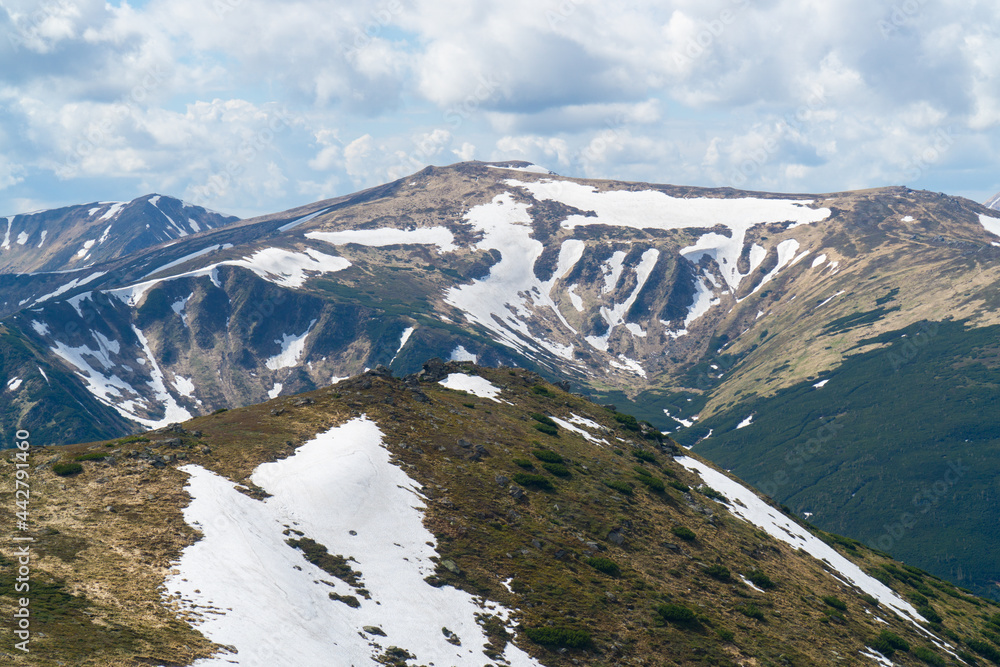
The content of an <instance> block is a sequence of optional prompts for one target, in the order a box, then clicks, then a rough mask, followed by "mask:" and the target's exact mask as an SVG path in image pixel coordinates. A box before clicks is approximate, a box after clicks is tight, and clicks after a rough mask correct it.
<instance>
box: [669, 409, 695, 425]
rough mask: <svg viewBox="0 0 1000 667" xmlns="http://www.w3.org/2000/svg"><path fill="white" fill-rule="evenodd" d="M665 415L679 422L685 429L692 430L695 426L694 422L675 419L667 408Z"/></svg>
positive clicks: (679, 418)
mask: <svg viewBox="0 0 1000 667" xmlns="http://www.w3.org/2000/svg"><path fill="white" fill-rule="evenodd" d="M663 414H665V415H666V416H668V417H670V418H671V419H673V420H674V421H675V422H678V423H679V424H680V425H681V426H683V427H684V428H691V426H693V425H694V422H693V421H690V420H688V419H682V418H681V417H674V416H673V415H672V414H670V410H667V409H666V408H663Z"/></svg>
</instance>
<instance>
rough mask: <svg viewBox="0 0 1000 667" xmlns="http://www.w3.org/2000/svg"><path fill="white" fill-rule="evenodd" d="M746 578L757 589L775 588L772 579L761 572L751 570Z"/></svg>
mask: <svg viewBox="0 0 1000 667" xmlns="http://www.w3.org/2000/svg"><path fill="white" fill-rule="evenodd" d="M746 577H747V579H749V580H750V581H751V583H753V585H754V586H756V587H757V588H763V589H764V590H767V589H768V588H774V582H773V581H771V577H769V576H767V575H766V574H764V573H763V572H761V571H760V570H750V571H749V572H747V574H746Z"/></svg>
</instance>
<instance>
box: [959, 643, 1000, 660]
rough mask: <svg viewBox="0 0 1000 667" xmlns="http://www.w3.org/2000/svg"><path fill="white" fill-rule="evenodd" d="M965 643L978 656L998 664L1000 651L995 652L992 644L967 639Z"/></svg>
mask: <svg viewBox="0 0 1000 667" xmlns="http://www.w3.org/2000/svg"><path fill="white" fill-rule="evenodd" d="M965 643H966V644H968V646H969V648H971V649H972V650H973V651H975V652H976V653H978V654H979V655H981V656H983V657H984V658H987V659H989V660H992V661H993V662H995V663H997V664H1000V651H998V650H996V649H995V648H994V647H993V645H992V644H987V643H986V642H984V641H980V640H978V639H968V640H966V642H965Z"/></svg>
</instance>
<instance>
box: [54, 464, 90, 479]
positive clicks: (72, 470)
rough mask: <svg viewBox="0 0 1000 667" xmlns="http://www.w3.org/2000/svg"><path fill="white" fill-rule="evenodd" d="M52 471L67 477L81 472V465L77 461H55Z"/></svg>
mask: <svg viewBox="0 0 1000 667" xmlns="http://www.w3.org/2000/svg"><path fill="white" fill-rule="evenodd" d="M52 472H54V473H55V474H57V475H59V476H60V477H69V476H70V475H75V474H77V473H81V472H83V466H82V465H80V464H79V463H57V464H55V465H54V466H52Z"/></svg>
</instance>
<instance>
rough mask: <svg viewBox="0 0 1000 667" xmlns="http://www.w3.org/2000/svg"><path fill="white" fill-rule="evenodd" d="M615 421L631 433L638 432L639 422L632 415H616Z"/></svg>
mask: <svg viewBox="0 0 1000 667" xmlns="http://www.w3.org/2000/svg"><path fill="white" fill-rule="evenodd" d="M615 421H616V422H618V423H619V424H621V425H622V427H623V428H625V429H626V430H629V431H638V430H639V422H638V421H637V420H636V418H635V417H633V416H632V415H626V414H623V413H621V412H617V413H615Z"/></svg>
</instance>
